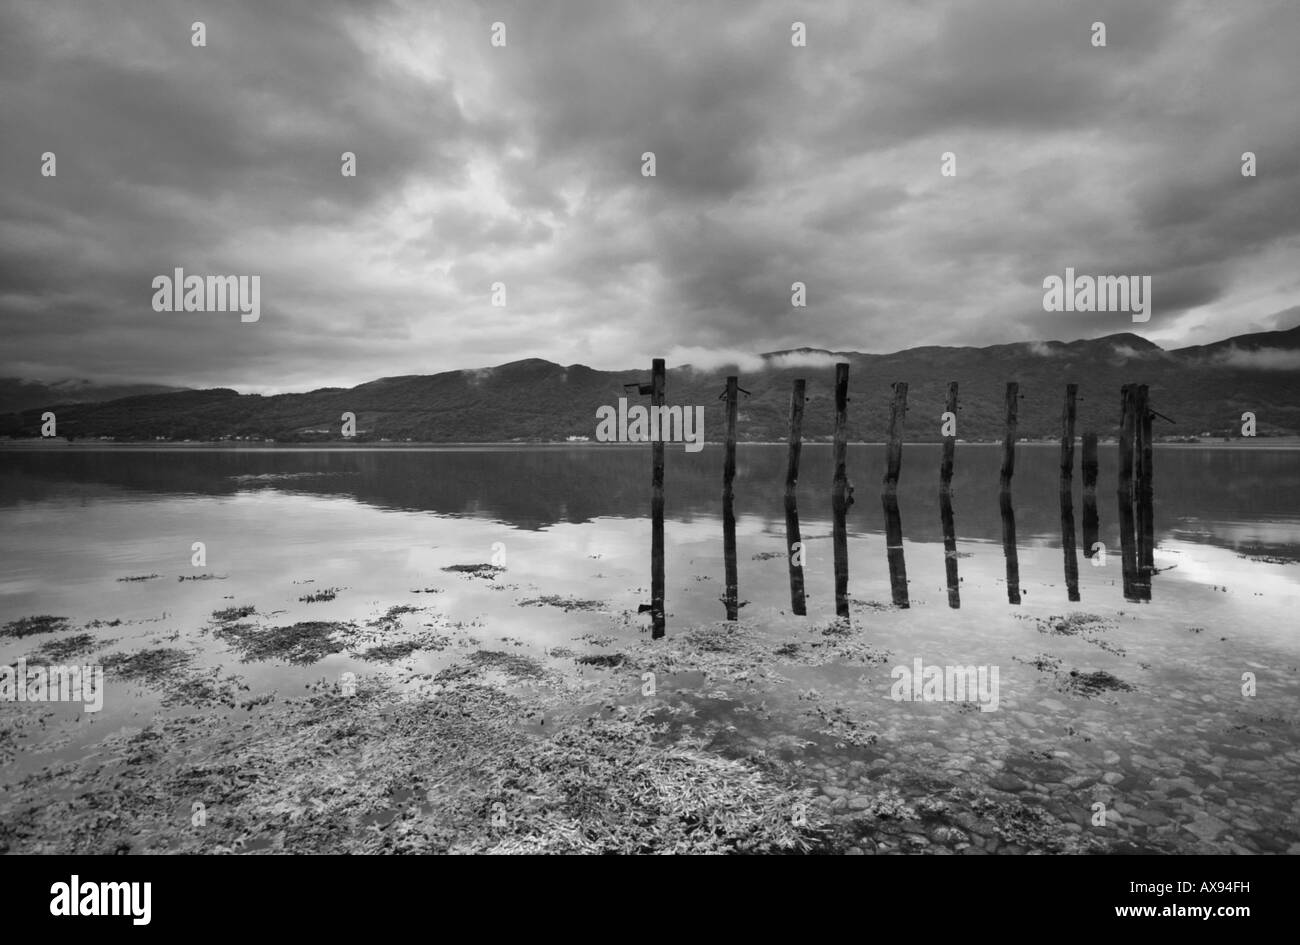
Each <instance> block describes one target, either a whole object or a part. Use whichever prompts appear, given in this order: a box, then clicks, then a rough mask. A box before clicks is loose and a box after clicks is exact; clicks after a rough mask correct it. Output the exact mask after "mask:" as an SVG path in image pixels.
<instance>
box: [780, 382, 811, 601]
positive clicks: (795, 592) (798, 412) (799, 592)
mask: <svg viewBox="0 0 1300 945" xmlns="http://www.w3.org/2000/svg"><path fill="white" fill-rule="evenodd" d="M805 390H806V385H805V383H804V379H803V378H797V379H796V380H795V382H794V384H793V385H792V387H791V389H790V443H789V457H788V459H787V461H786V466H785V547H786V561H787V563H788V564H789V566H790V609H791V610H792V611H794V613H795V614H797V615H798V616H800V617H802V616H804V615H805V614H807V612H808V610H807V605H806V603H805V598H804V584H803V561H804V559H805V557H806V555H805V554H804V550H803V540H802V538H800V535H799V508H798V504H797V503H796V501H795V488H796V486H797V485H798V482H799V454H800V451H801V450H802V449H803V406H804V402H805V400H806V394H805Z"/></svg>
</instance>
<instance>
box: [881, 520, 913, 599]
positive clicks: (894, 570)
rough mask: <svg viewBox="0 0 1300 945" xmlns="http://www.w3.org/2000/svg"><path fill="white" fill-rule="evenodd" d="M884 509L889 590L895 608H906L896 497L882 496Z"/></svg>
mask: <svg viewBox="0 0 1300 945" xmlns="http://www.w3.org/2000/svg"><path fill="white" fill-rule="evenodd" d="M880 502H881V505H883V506H884V508H885V553H886V557H887V558H888V559H889V589H890V591H891V592H892V594H893V599H894V606H895V607H907V606H909V604H908V596H907V563H906V561H905V560H904V559H903V519H902V516H901V515H899V512H898V496H895V495H882V496H881V497H880Z"/></svg>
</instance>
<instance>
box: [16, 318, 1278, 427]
mask: <svg viewBox="0 0 1300 945" xmlns="http://www.w3.org/2000/svg"><path fill="white" fill-rule="evenodd" d="M837 361H846V362H848V363H849V364H850V372H849V396H850V403H849V411H848V417H849V436H850V439H851V440H867V441H877V440H880V439H883V437H884V435H885V428H886V424H887V420H888V407H889V401H890V396H891V386H890V385H891V384H892V383H893V382H894V381H907V382H908V384H909V387H910V390H909V395H908V406H909V410H908V416H907V422H906V428H905V437H906V439H908V440H909V441H937V440H939V439H940V415H941V414H942V412H943V410H944V400H945V396H946V393H947V386H948V382H949V381H957V382H958V385H959V390H960V406H961V411H960V413H959V414H958V417H959V419H958V436H959V437H961V438H962V439H967V440H980V439H996V438H998V437H1000V436H1001V434H1002V424H1003V416H1004V406H1003V405H1004V399H1005V385H1006V383H1007V382H1008V381H1018V382H1019V384H1020V392H1021V394H1022V398H1023V399H1022V400H1021V403H1020V418H1019V419H1020V434H1021V436H1023V437H1027V438H1035V437H1046V436H1055V435H1058V433H1059V427H1060V415H1061V402H1062V397H1063V394H1064V388H1065V384H1067V383H1070V382H1074V383H1077V384H1078V385H1079V398H1080V399H1079V405H1078V407H1079V409H1078V427H1077V429H1078V430H1079V431H1080V432H1083V431H1085V430H1093V431H1095V432H1097V433H1098V434H1100V435H1102V436H1106V435H1111V434H1113V433H1114V432H1115V431H1116V428H1117V426H1118V420H1119V390H1120V386H1121V385H1122V384H1125V383H1145V384H1149V385H1150V388H1151V405H1152V408H1153V409H1155V410H1157V411H1159V412H1160V413H1162V414H1164V415H1166V416H1168V417H1170V418H1172V419H1173V420H1174V421H1175V423H1174V424H1172V425H1171V424H1169V423H1165V422H1163V421H1158V422H1157V424H1156V434H1157V436H1171V435H1172V436H1199V435H1203V434H1205V433H1207V432H1208V433H1210V434H1211V435H1213V436H1216V437H1222V436H1229V435H1231V436H1237V435H1239V433H1240V428H1241V415H1242V413H1243V412H1245V411H1251V412H1253V413H1254V414H1255V416H1256V418H1257V427H1258V432H1259V435H1261V436H1268V435H1282V434H1295V433H1300V326H1297V327H1295V328H1291V329H1289V330H1286V331H1271V332H1261V333H1257V334H1250V335H1241V336H1237V337H1234V338H1228V339H1225V340H1223V341H1220V342H1216V343H1214V344H1210V345H1198V346H1194V347H1188V348H1181V349H1176V350H1171V351H1166V350H1164V349H1162V348H1160V347H1159V346H1157V345H1155V344H1153V343H1151V342H1150V341H1147V340H1145V339H1143V338H1141V337H1139V336H1137V335H1134V334H1129V333H1121V334H1115V335H1108V336H1106V337H1103V338H1095V339H1088V340H1079V341H1071V342H1059V341H1049V342H1017V343H1011V344H1001V345H991V346H988V347H982V348H975V347H937V346H928V347H918V348H909V349H906V350H904V351H898V352H894V353H892V354H861V353H857V352H829V351H823V350H820V349H812V348H801V349H795V350H790V351H779V352H771V353H768V354H764V355H762V356H761V368H760V369H758V370H753V369H752V368H753V367H754V366H755V365H752V364H751V365H746V367H747V368H748V369H746V370H739V369H737V368H735V367H718V368H711V369H708V370H702V369H697V368H694V367H691V366H689V365H685V366H678V367H674V366H670V368H669V371H668V376H667V397H666V399H667V403H669V404H683V405H703V406H704V407H705V435H706V437H707V438H708V439H710V440H717V439H719V438H720V436H721V432H722V423H723V412H722V404H721V401H719V400H718V395H719V394H720V393H721V391H722V390H723V387H724V384H725V379H726V376H727V375H728V374H736V373H738V374H739V375H740V386H741V387H742V388H744V389H746V390H748V391H749V392H750V395H749V396H743V395H742V397H741V403H740V411H739V437H740V439H741V440H742V441H746V440H748V441H772V440H780V439H782V438H784V437H785V435H786V427H787V421H788V415H789V404H790V385H791V381H792V380H794V379H795V378H797V377H803V378H806V379H807V383H808V388H807V394H808V403H807V405H806V408H805V414H804V435H805V438H806V439H807V440H813V441H815V440H821V439H829V438H830V436H831V430H832V423H833V414H834V408H833V389H832V388H833V380H834V365H835V363H836V362H837ZM757 363H758V362H757V361H755V364H757ZM648 379H649V366H648V365H647V366H645V367H642V368H639V369H638V368H629V369H628V370H625V371H598V370H594V369H592V368H589V367H585V366H583V365H579V364H574V365H568V366H563V365H559V364H555V363H553V362H550V361H544V360H540V359H535V358H532V359H525V360H521V361H514V362H511V363H508V364H503V365H499V366H497V367H490V368H481V369H472V370H460V371H447V372H443V373H439V374H432V375H408V376H403V377H385V378H380V379H378V380H374V381H370V382H368V383H365V384H361V385H358V386H357V387H353V388H350V389H343V388H321V389H319V390H314V391H311V392H308V393H300V394H280V395H274V396H261V395H255V394H240V393H238V392H236V391H234V390H229V389H225V388H214V389H208V390H175V389H163V390H157V389H151V388H156V387H157V385H130V386H125V387H121V388H114V387H104V388H97V387H94V386H93V385H80V386H77V385H73V386H66V385H65V386H60V385H57V384H56V385H37V386H33V385H28V384H27V383H26V382H19V381H13V380H0V436H8V437H35V436H39V435H40V427H41V414H42V412H43V411H45V410H54V412H55V414H56V417H57V427H58V429H57V432H58V434H59V435H60V436H65V437H69V438H71V439H85V438H98V437H108V438H113V439H116V440H157V439H164V440H222V439H237V438H239V439H245V440H247V439H252V440H275V441H277V442H327V441H343V439H344V438H343V436H342V434H341V427H342V423H341V417H342V414H343V413H344V412H351V413H354V414H355V415H356V419H357V436H356V437H354V438H352V439H351V440H350V442H374V441H379V440H390V441H405V440H408V439H409V440H412V441H417V442H500V441H509V440H526V441H556V440H564V439H565V438H566V437H570V436H588V437H591V436H594V432H595V428H596V410H597V408H599V407H601V406H602V405H613V404H617V402H618V398H619V397H620V396H628V399H629V403H643V404H644V403H648V402H649V398H648V397H642V396H640V395H638V394H636V393H635V392H633V393H631V394H627V393H626V392H625V391H624V388H623V385H624V384H625V383H631V382H636V381H646V380H648ZM124 392H129V394H127V395H125V396H123V393H124ZM110 395H116V396H110Z"/></svg>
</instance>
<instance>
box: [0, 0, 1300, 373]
mask: <svg viewBox="0 0 1300 945" xmlns="http://www.w3.org/2000/svg"><path fill="white" fill-rule="evenodd" d="M196 20H201V21H203V22H204V23H205V25H206V30H207V46H206V47H205V48H196V47H194V46H193V45H192V44H191V24H192V23H193V22H194V21H196ZM795 20H801V21H803V22H804V23H806V25H807V46H806V47H804V48H796V47H794V46H792V45H791V42H790V37H791V23H792V22H793V21H795ZM1097 20H1099V21H1103V22H1105V24H1106V31H1107V35H1106V40H1107V45H1106V47H1105V48H1095V47H1094V46H1093V45H1092V43H1091V37H1092V30H1091V25H1092V23H1093V22H1094V21H1097ZM494 21H501V22H503V23H504V24H505V26H506V45H505V47H503V48H494V47H493V46H492V45H491V44H490V39H491V35H492V24H493V22H494ZM1298 49H1300V4H1298V3H1296V2H1294V0H1276V2H1273V0H1241V2H1233V3H1222V2H1210V0H1206V2H1177V0H1149V2H1143V3H1133V2H1130V0H1122V2H1064V0H1061V2H1058V0H996V2H993V0H981V2H978V3H975V2H969V0H958V2H923V0H920V2H918V0H907V2H872V3H864V2H861V0H847V2H841V3H827V2H820V0H819V2H816V3H798V2H794V3H792V2H779V3H758V2H744V3H739V2H738V3H691V4H686V3H681V4H668V3H657V2H656V3H652V2H644V0H642V2H621V3H620V2H612V0H600V2H591V3H583V2H574V0H527V2H523V3H511V2H494V3H491V4H486V5H471V4H462V3H436V2H434V3H428V2H411V3H392V2H368V3H362V2H341V0H338V2H335V0H276V2H274V3H272V2H267V0H221V2H211V0H209V2H197V0H180V2H171V3H166V4H160V3H156V2H153V0H141V2H124V0H104V2H96V3H86V2H64V0H40V2H31V3H14V2H11V0H0V169H2V170H3V176H2V177H0V329H2V330H3V338H4V342H3V346H2V347H0V352H2V354H0V375H7V376H19V377H27V378H38V379H44V380H53V379H60V378H67V377H85V378H90V379H94V380H102V381H135V380H143V381H154V382H159V383H174V384H182V385H191V386H228V387H235V388H237V389H240V390H245V391H261V392H272V391H280V390H303V389H310V388H314V387H319V386H326V385H352V384H356V383H359V382H363V381H366V380H371V379H374V378H376V377H382V376H388V375H395V374H413V373H433V372H436V371H440V370H448V369H453V368H473V367H480V366H486V365H494V364H500V363H504V362H507V361H512V360H517V359H520V358H526V357H543V358H548V359H551V360H554V361H557V362H560V363H561V364H571V363H582V364H588V365H591V366H593V367H598V368H634V367H638V366H641V365H644V364H645V363H646V362H648V360H649V359H650V358H651V357H655V356H666V357H667V358H668V360H669V364H670V365H672V364H680V363H682V362H684V361H691V362H694V363H697V364H712V363H715V362H718V361H721V360H725V359H727V358H729V357H732V356H734V354H735V353H745V354H751V353H754V352H762V351H771V350H777V349H783V348H791V347H800V346H805V345H806V346H812V347H824V348H830V349H834V350H858V351H873V352H885V351H893V350H897V349H900V348H905V347H911V346H914V345H934V344H943V345H959V344H975V345H982V344H994V343H1001V342H1007V341H1020V340H1033V339H1060V340H1072V339H1075V338H1082V337H1092V336H1096V335H1102V334H1109V333H1112V332H1117V331H1136V332H1138V333H1140V334H1142V335H1144V336H1145V337H1147V338H1150V339H1151V340H1152V341H1155V342H1156V343H1158V344H1160V345H1162V346H1164V347H1166V348H1169V347H1178V346H1181V345H1186V344H1200V343H1205V342H1209V341H1214V340H1218V339H1220V338H1224V337H1227V336H1230V335H1234V334H1240V333H1243V332H1249V331H1256V330H1268V329H1273V328H1279V327H1282V328H1286V327H1291V326H1292V325H1293V324H1296V323H1297V321H1300V309H1298V308H1297V304H1298V303H1300V266H1297V261H1298V260H1300V252H1298V250H1300V238H1298V236H1297V234H1298V233H1300V132H1298V130H1297V129H1298V127H1300V119H1298V118H1297V114H1298V108H1297V103H1298V102H1300V68H1298V67H1297V56H1300V53H1298V52H1297V50H1298ZM47 151H52V152H54V153H55V154H56V155H57V177H54V178H47V177H42V176H41V173H40V169H41V155H42V154H43V153H44V152H47ZM344 151H353V152H355V153H356V155H357V176H356V177H355V178H348V177H344V176H343V175H342V174H341V173H340V163H341V162H340V155H341V153H342V152H344ZM645 151H653V152H654V153H655V156H656V164H657V167H656V171H657V176H655V177H653V178H646V177H643V176H642V173H641V167H642V162H641V155H642V153H643V152H645ZM945 151H952V152H954V153H955V154H956V164H957V176H956V177H955V178H949V177H943V176H941V174H940V157H941V155H942V154H943V152H945ZM1243 151H1254V152H1255V153H1256V154H1257V156H1258V176H1257V177H1255V178H1253V179H1252V178H1245V177H1243V176H1242V175H1241V154H1242V152H1243ZM1067 266H1071V267H1074V268H1075V269H1076V270H1077V271H1078V272H1080V273H1092V274H1133V275H1149V276H1151V277H1152V282H1153V304H1152V316H1151V320H1150V321H1149V322H1147V323H1145V324H1134V323H1133V322H1132V320H1131V318H1130V317H1129V316H1128V315H1126V314H1122V313H1119V314H1100V313H1068V314H1067V313H1060V314H1057V313H1048V312H1044V311H1043V304H1042V300H1043V288H1042V281H1043V279H1044V277H1045V276H1048V275H1050V274H1053V273H1057V274H1063V273H1064V269H1065V267H1067ZM176 267H182V268H184V269H185V270H186V272H187V273H196V274H239V275H259V276H261V283H262V285H261V308H262V314H261V319H260V321H258V322H256V323H250V324H245V323H242V322H241V321H240V318H239V315H238V314H237V313H235V314H230V313H213V312H201V313H200V312H189V313H185V312H179V313H176V312H162V313H159V312H155V311H154V310H153V308H152V306H151V300H152V297H153V289H152V288H151V282H152V280H153V278H154V277H155V276H157V275H161V274H170V273H171V272H172V270H173V269H174V268H176ZM498 281H499V282H503V283H505V285H506V290H507V305H506V306H505V307H504V308H501V307H493V306H492V304H491V286H492V283H493V282H498ZM795 281H802V282H804V283H806V285H807V298H808V305H807V307H806V308H794V307H792V306H791V291H790V287H791V283H792V282H795Z"/></svg>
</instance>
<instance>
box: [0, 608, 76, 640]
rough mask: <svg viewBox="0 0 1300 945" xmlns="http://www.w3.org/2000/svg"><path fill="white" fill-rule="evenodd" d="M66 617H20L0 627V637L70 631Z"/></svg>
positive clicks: (42, 615) (41, 615) (45, 615)
mask: <svg viewBox="0 0 1300 945" xmlns="http://www.w3.org/2000/svg"><path fill="white" fill-rule="evenodd" d="M71 629H72V627H71V626H70V625H69V624H68V618H67V617H52V616H50V615H49V614H37V615H35V616H31V617H20V618H18V619H17V620H11V621H10V622H9V623H7V624H5V625H4V626H3V627H0V637H16V638H19V639H21V638H22V637H30V636H35V635H36V634H38V633H58V632H60V631H62V630H71Z"/></svg>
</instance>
